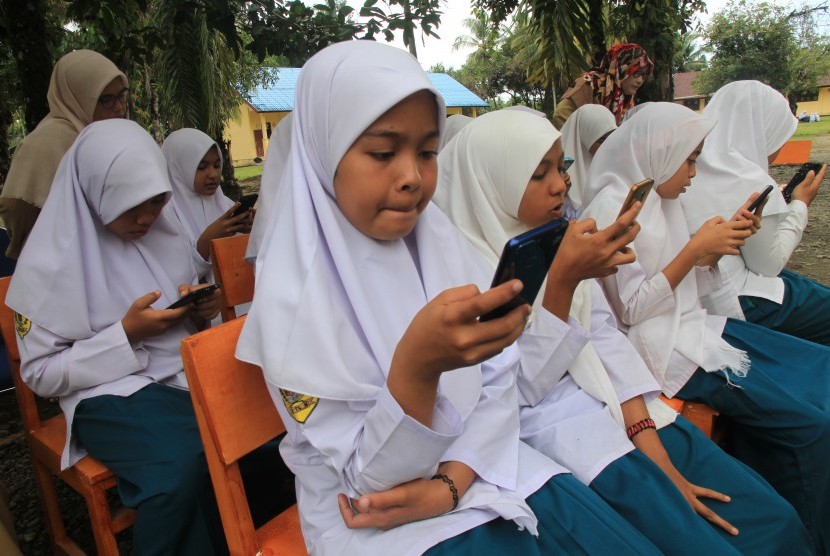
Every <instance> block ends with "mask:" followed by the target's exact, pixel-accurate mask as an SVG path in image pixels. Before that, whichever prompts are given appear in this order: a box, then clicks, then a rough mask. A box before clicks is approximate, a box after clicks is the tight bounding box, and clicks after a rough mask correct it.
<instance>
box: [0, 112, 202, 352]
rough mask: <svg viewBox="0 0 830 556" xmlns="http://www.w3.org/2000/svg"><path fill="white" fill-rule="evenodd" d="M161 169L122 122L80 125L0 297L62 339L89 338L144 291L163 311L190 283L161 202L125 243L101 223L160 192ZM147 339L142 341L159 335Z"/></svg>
mask: <svg viewBox="0 0 830 556" xmlns="http://www.w3.org/2000/svg"><path fill="white" fill-rule="evenodd" d="M170 189H171V188H170V183H169V181H168V178H167V165H166V163H165V160H164V157H163V156H162V154H161V151H160V150H159V148H158V145H156V143H155V141H153V138H152V137H150V135H149V134H148V133H147V132H146V131H144V129H142V128H141V126H139V125H138V124H136V123H135V122H131V121H129V120H121V119H116V120H105V121H101V122H96V123H93V124H90V125H89V126H87V127H86V128H85V129H84V130H83V131H82V132H81V134H80V135H79V136H78V139H77V140H76V141H75V143H74V145H73V146H72V148H71V149H70V150H69V152H67V154H66V156H65V157H64V159H63V161H62V162H61V165H60V167H59V168H58V171H57V174H56V175H55V181H54V183H53V186H52V190H51V193H50V194H49V197H48V198H47V200H46V203H45V204H44V206H43V212H42V213H41V216H40V218H39V219H38V221H37V224H36V225H35V227H34V229H33V230H32V233H31V235H30V236H29V240H28V241H29V243H28V244H27V245H29V246H30V247H29V248H27V249H26V250H25V251H24V252H23V254H22V256H21V257H20V260H19V261H18V263H17V269H16V271H15V274H14V278H13V279H12V283H11V286H10V288H9V294H8V297H7V298H6V303H7V304H8V305H9V307H11V308H12V309H14V310H15V311H17V312H18V313H20V314H22V315H24V316H26V317H28V318H29V319H31V320H32V321H33V322H34V323H36V324H38V325H39V326H42V327H43V328H45V329H47V330H49V331H51V332H52V333H54V334H57V335H59V336H62V337H64V338H67V339H71V340H77V339H84V338H89V337H91V336H93V335H94V334H95V333H97V332H100V331H101V330H103V329H104V328H106V327H108V326H110V325H112V324H114V323H116V322H118V321H120V320H121V319H122V318H123V317H124V314H125V313H126V312H127V309H128V308H129V307H130V305H131V304H132V303H133V302H134V301H135V300H136V299H137V298H139V297H141V296H143V295H146V294H148V293H149V292H151V291H153V290H161V292H162V296H161V299H160V300H159V301H157V302H156V304H155V305H156V307H157V308H163V307H166V306H167V305H169V304H170V303H172V302H173V301H175V300H176V299H177V298H178V297H179V294H178V285H179V284H192V283H193V281H194V279H195V276H196V271H195V269H194V267H193V264H192V259H191V256H190V244H189V242H188V241H187V238H186V237H185V235H184V233H183V230H182V228H181V224H180V223H179V221H178V219H177V218H176V216H175V215H174V214H173V213H172V212H171V208H170V206H169V204H168V205H167V206H165V207H164V209H162V211H161V214H160V215H159V217H158V218H157V219H156V221H155V223H154V224H153V225H152V227H151V228H150V230H149V232H148V233H147V234H146V235H145V236H143V237H141V238H140V239H138V240H135V241H125V240H123V239H121V238H119V237H118V236H116V235H115V234H113V233H111V232H110V231H108V230H107V229H106V228H105V225H106V224H109V223H110V222H112V221H113V220H115V219H116V218H118V217H119V216H120V215H122V214H123V213H124V212H126V211H128V210H130V209H132V208H133V207H136V206H137V205H139V204H141V203H143V202H144V201H147V200H148V199H151V198H153V197H155V196H157V195H159V194H165V195H166V196H167V197H168V198H169V196H170ZM162 338H164V336H162V337H156V338H148V339H147V340H145V342H144V343H145V346H148V347H150V346H152V344H153V342H156V341H159V342H161V341H164V340H163V339H162Z"/></svg>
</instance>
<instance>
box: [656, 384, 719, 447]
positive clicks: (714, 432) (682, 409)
mask: <svg viewBox="0 0 830 556" xmlns="http://www.w3.org/2000/svg"><path fill="white" fill-rule="evenodd" d="M660 399H661V400H662V401H663V402H664V403H665V404H666V405H668V406H669V407H671V408H672V409H674V410H675V411H677V412H678V413H680V414H681V415H683V417H685V418H686V419H688V420H689V421H690V422H691V423H692V424H693V425H695V426H696V427H697V428H699V429H700V430H701V431H703V434H705V435H706V436H708V437H709V438H711V439H712V440H713V441H715V442H716V443H718V444H720V441H721V439H722V430H721V429H722V427H721V426H720V425H721V421H722V419H719V417H720V412H719V411H718V410H717V409H712V408H711V407H709V406H708V405H704V404H702V403H697V402H687V401H684V400H681V399H678V398H667V397H666V396H664V395H663V394H660Z"/></svg>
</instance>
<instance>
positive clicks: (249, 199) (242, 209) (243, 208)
mask: <svg viewBox="0 0 830 556" xmlns="http://www.w3.org/2000/svg"><path fill="white" fill-rule="evenodd" d="M257 199H259V195H257V194H256V193H251V194H249V195H243V196H242V197H240V198H239V202H240V203H242V204H241V205H239V206H238V207H237V209H236V210H235V211H233V214H231V218H235V217H237V216H239V215H240V214H243V213H246V212H248V211H249V210H251V209H252V208H253V207H254V204H255V203H256V200H257Z"/></svg>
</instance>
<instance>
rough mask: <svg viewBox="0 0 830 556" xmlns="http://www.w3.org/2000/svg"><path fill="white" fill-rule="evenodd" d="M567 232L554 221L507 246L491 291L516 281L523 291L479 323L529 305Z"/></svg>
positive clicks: (565, 223)
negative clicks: (510, 281) (520, 282)
mask: <svg viewBox="0 0 830 556" xmlns="http://www.w3.org/2000/svg"><path fill="white" fill-rule="evenodd" d="M567 229H568V221H567V220H566V219H564V218H558V219H556V220H554V221H552V222H548V223H547V224H544V225H543V226H539V227H538V228H534V229H532V230H530V231H528V232H525V233H523V234H521V235H519V236H516V237H514V238H513V239H511V240H510V241H508V242H507V245H505V246H504V250H503V251H502V254H501V258H500V259H499V265H498V267H497V268H496V274H495V276H494V277H493V283H492V285H491V287H493V288H494V287H496V286H498V285H499V284H503V283H505V282H507V281H509V280H512V279H514V278H518V279H519V280H521V281H522V284H524V288H523V289H522V291H521V292H519V295H517V296H516V297H514V298H513V299H512V300H510V301H509V302H508V303H506V304H504V305H502V306H501V307H499V308H498V309H494V310H493V311H490V312H489V313H486V314H484V315H481V317H480V318H479V320H480V321H482V322H484V321H488V320H492V319H497V318H499V317H503V316H504V315H506V314H507V313H509V312H510V311H512V310H513V309H515V308H516V307H519V306H520V305H523V304H525V303H527V304H529V305H533V302H534V301H535V300H536V296H537V295H538V294H539V290H540V289H541V287H542V284H543V283H544V282H545V277H546V276H547V274H548V269H549V268H550V265H551V263H552V262H553V258H554V257H555V256H556V251H557V250H558V249H559V245H560V244H561V243H562V237H563V236H564V235H565V232H566V231H567Z"/></svg>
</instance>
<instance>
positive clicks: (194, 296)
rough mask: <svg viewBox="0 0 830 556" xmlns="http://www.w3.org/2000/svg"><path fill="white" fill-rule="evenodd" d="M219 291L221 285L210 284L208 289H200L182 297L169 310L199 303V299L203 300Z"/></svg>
mask: <svg viewBox="0 0 830 556" xmlns="http://www.w3.org/2000/svg"><path fill="white" fill-rule="evenodd" d="M218 289H219V284H210V285H209V286H207V287H204V288H200V289H198V290H194V291H192V292H190V293H189V294H187V295H185V296H183V297H180V298H179V299H177V300H176V301H174V302H173V303H172V304H171V305H170V306H169V307H167V308H168V309H178V308H179V307H184V306H185V305H187V304H189V303H193V302H194V301H197V300H199V299H202V298H203V297H206V296H208V295H210V294H211V293H212V292H214V291H216V290H218Z"/></svg>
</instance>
